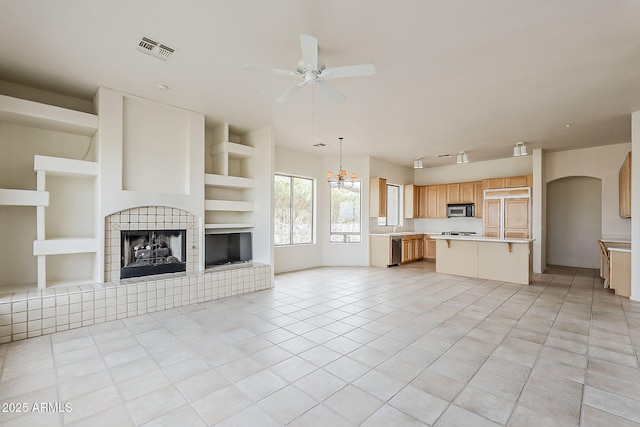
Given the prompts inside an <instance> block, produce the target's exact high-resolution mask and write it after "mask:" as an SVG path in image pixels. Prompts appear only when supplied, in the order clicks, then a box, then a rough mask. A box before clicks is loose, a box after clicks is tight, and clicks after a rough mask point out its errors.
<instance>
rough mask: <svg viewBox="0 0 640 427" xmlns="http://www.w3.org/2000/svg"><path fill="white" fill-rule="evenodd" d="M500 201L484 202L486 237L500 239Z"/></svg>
mask: <svg viewBox="0 0 640 427" xmlns="http://www.w3.org/2000/svg"><path fill="white" fill-rule="evenodd" d="M500 205H501V201H500V199H491V200H485V201H484V213H483V217H482V221H483V229H482V235H483V236H484V237H491V238H495V239H498V238H500Z"/></svg>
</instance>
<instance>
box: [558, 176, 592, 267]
mask: <svg viewBox="0 0 640 427" xmlns="http://www.w3.org/2000/svg"><path fill="white" fill-rule="evenodd" d="M546 205H547V221H546V222H547V224H546V242H547V248H546V254H547V264H552V265H565V266H571V267H586V268H599V266H600V249H599V247H598V243H597V241H598V239H600V238H601V236H602V180H600V179H598V178H592V177H586V176H572V177H566V178H561V179H558V180H555V181H551V182H549V183H548V184H547V203H546Z"/></svg>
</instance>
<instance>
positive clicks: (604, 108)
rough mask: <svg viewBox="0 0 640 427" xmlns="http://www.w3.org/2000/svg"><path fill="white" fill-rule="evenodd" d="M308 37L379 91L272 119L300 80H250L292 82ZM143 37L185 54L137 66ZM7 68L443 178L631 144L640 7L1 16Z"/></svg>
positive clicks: (137, 6)
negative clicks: (539, 155)
mask: <svg viewBox="0 0 640 427" xmlns="http://www.w3.org/2000/svg"><path fill="white" fill-rule="evenodd" d="M300 34H310V35H313V36H315V37H317V38H318V40H319V44H320V58H321V59H322V60H323V61H324V62H325V63H326V65H327V67H336V66H344V65H355V64H361V63H373V64H374V65H375V66H376V69H377V73H376V75H375V76H373V77H361V78H348V79H339V80H332V81H331V83H332V85H333V86H334V87H336V88H337V89H338V90H340V91H341V92H342V93H343V94H344V95H345V96H347V98H348V99H349V100H348V101H347V102H346V103H345V104H335V103H334V102H332V101H331V100H329V99H327V98H326V97H325V96H324V94H323V93H321V92H319V91H318V90H317V89H316V90H313V89H312V88H311V87H305V88H304V89H303V90H301V91H300V92H299V93H298V94H296V95H295V96H294V97H293V98H292V99H291V100H290V101H288V102H287V103H284V104H278V103H276V102H275V99H276V98H277V97H278V96H279V95H280V94H281V93H282V92H283V91H285V90H286V89H287V88H288V87H290V86H291V85H292V84H294V83H296V80H295V78H293V77H289V76H280V75H270V74H261V73H250V72H247V71H245V70H244V66H245V65H248V64H251V65H258V66H266V67H274V68H282V69H292V70H293V69H295V66H296V63H297V61H298V60H299V59H300V57H301V54H300V45H299V36H300ZM143 35H144V36H147V37H150V38H152V39H154V40H157V41H159V42H161V43H164V44H167V45H169V46H171V47H175V48H176V49H177V52H176V54H175V55H174V57H173V58H172V59H171V60H169V61H168V62H164V61H161V60H158V59H155V58H152V57H150V56H147V55H144V54H142V53H140V52H138V50H137V49H136V47H137V43H138V41H139V40H140V38H141V36H143ZM0 58H1V59H0V79H2V80H9V81H13V82H16V83H21V84H25V85H29V86H33V87H37V88H41V89H47V90H51V91H54V92H58V93H63V94H68V95H72V96H77V97H81V98H85V99H91V98H92V97H93V95H94V94H95V91H96V88H97V87H98V86H106V87H110V88H113V89H116V90H119V91H122V92H126V93H131V94H135V95H138V96H142V97H145V98H149V99H153V100H157V101H159V102H163V103H167V104H172V105H176V106H179V107H182V108H186V109H189V110H194V111H198V112H202V113H204V114H205V115H206V117H207V120H208V122H209V123H210V124H215V123H220V122H225V121H226V122H229V123H230V124H231V125H232V129H235V130H236V132H244V131H246V130H250V129H255V128H258V127H262V126H264V125H267V124H272V125H273V126H274V131H275V135H276V143H277V144H278V145H281V146H285V147H289V148H292V149H296V150H301V151H310V152H315V153H318V154H322V155H336V154H337V147H338V143H337V138H338V137H340V136H343V137H344V138H345V139H344V152H345V154H365V153H368V154H370V155H372V156H374V157H379V158H384V159H387V160H389V161H393V162H396V163H400V164H405V165H407V166H409V165H411V164H412V163H413V159H414V158H416V157H423V158H424V162H425V165H426V166H434V165H442V164H448V163H453V162H455V156H453V157H452V158H449V159H437V158H435V156H436V155H438V154H441V153H451V154H455V153H456V152H458V151H460V150H466V151H467V152H468V153H469V158H470V159H471V161H474V160H475V161H477V160H487V159H496V158H504V157H509V156H511V155H512V153H513V146H514V144H515V143H516V142H517V141H525V142H527V146H528V147H529V151H530V152H531V150H532V149H534V148H543V149H549V150H561V149H571V148H578V147H589V146H599V145H607V144H617V143H622V142H629V141H630V139H631V130H630V113H631V112H634V111H638V110H640V1H637V0H521V1H513V0H482V1H478V0H446V1H445V0H441V1H436V0H397V1H393V2H391V1H388V0H366V1H365V0H360V1H355V0H353V1H344V0H319V1H315V0H314V1H308V0H271V1H265V0H236V1H233V0H183V1H177V0H174V1H170V0H135V1H131V0H100V1H99V0H91V1H87V0H56V1H51V0H2V1H0ZM158 82H162V83H165V84H167V85H168V86H169V87H170V89H169V90H166V91H160V90H158V89H157V88H156V84H157V83H158ZM312 105H313V121H312ZM312 123H313V129H312ZM569 123H570V124H572V126H571V127H566V126H565V125H566V124H569ZM312 139H313V143H318V142H323V143H326V144H328V146H327V147H325V148H313V147H312Z"/></svg>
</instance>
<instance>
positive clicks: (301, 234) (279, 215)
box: [273, 174, 314, 246]
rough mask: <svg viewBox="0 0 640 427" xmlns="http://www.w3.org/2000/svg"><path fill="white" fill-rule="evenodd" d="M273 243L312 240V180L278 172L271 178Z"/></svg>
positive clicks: (295, 243) (294, 242) (287, 243)
mask: <svg viewBox="0 0 640 427" xmlns="http://www.w3.org/2000/svg"><path fill="white" fill-rule="evenodd" d="M273 198H274V221H275V224H274V227H273V229H274V243H275V245H276V246H283V245H303V244H311V243H313V223H314V213H313V210H314V207H313V200H314V180H313V179H309V178H301V177H297V176H288V175H278V174H276V176H275V180H274V197H273Z"/></svg>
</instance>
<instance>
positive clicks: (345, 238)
mask: <svg viewBox="0 0 640 427" xmlns="http://www.w3.org/2000/svg"><path fill="white" fill-rule="evenodd" d="M354 182H357V183H358V187H359V189H358V190H359V191H358V212H359V213H358V221H359V223H360V227H359V228H360V231H359V232H358V233H357V235H358V236H359V241H358V242H349V241H347V236H348V235H356V233H347V232H333V231H331V228H332V225H333V217H332V213H333V212H332V209H331V206H332V196H333V190H336V188H332V187H331V188H329V243H330V244H336V245H343V244H347V245H354V244H355V245H358V244H362V180H360V179H356V180H354ZM334 235H335V236H344V239H343V241H341V242H334V241H333V240H332V239H331V238H332V236H334Z"/></svg>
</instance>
